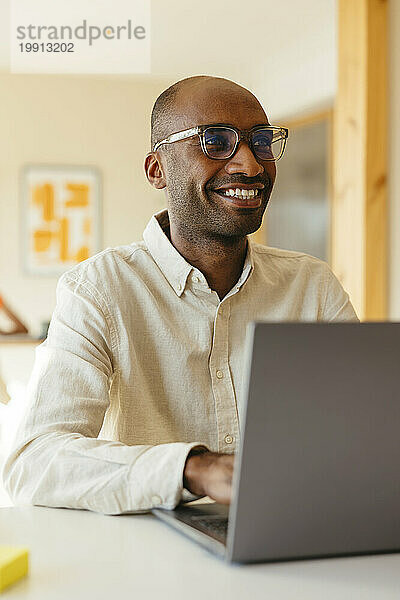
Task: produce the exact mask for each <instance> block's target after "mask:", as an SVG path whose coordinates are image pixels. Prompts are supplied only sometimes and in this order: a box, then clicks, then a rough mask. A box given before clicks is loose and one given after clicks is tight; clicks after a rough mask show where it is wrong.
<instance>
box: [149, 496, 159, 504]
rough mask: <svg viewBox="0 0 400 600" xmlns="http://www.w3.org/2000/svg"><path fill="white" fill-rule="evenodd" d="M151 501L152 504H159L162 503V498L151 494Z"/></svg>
mask: <svg viewBox="0 0 400 600" xmlns="http://www.w3.org/2000/svg"><path fill="white" fill-rule="evenodd" d="M151 503H152V505H153V506H160V504H162V500H161V498H160V496H152V498H151Z"/></svg>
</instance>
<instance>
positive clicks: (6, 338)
mask: <svg viewBox="0 0 400 600" xmlns="http://www.w3.org/2000/svg"><path fill="white" fill-rule="evenodd" d="M43 341H44V340H43V339H41V338H36V337H33V336H32V335H25V334H20V335H0V346H3V345H6V344H35V345H37V344H41V343H42V342H43Z"/></svg>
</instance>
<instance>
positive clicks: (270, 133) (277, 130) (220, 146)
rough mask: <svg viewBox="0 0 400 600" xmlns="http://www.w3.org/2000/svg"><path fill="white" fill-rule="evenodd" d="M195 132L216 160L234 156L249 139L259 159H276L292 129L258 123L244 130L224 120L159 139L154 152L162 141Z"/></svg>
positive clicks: (168, 142)
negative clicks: (227, 123) (223, 121)
mask: <svg viewBox="0 0 400 600" xmlns="http://www.w3.org/2000/svg"><path fill="white" fill-rule="evenodd" d="M195 135H198V136H199V138H200V144H201V149H202V150H203V152H204V154H205V155H206V156H208V157H209V158H212V159H215V160H227V159H228V158H232V156H233V155H234V154H235V152H236V151H237V149H238V146H239V143H240V140H246V141H247V142H248V144H249V146H250V148H251V150H252V152H253V154H254V155H255V156H256V157H257V158H259V159H260V160H275V161H276V160H279V159H280V158H281V157H282V155H283V152H284V150H285V146H286V140H287V138H288V135H289V130H288V129H286V128H285V127H276V126H275V125H256V126H255V127H252V128H251V129H248V130H245V131H240V129H237V128H236V127H233V125H225V124H223V123H221V124H220V123H217V124H215V125H198V126H197V127H191V128H190V129H185V130H184V131H177V132H176V133H172V134H171V135H170V136H168V137H167V138H165V139H164V140H161V141H160V142H156V143H155V144H154V146H153V152H155V151H156V150H157V149H158V148H159V147H160V146H161V145H162V144H172V143H173V142H179V141H180V140H186V139H188V138H191V137H193V136H195Z"/></svg>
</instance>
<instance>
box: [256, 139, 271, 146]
mask: <svg viewBox="0 0 400 600" xmlns="http://www.w3.org/2000/svg"><path fill="white" fill-rule="evenodd" d="M271 143H272V140H271V138H270V137H257V138H256V139H255V140H254V142H253V144H254V146H255V147H256V148H260V147H263V148H266V147H269V146H271Z"/></svg>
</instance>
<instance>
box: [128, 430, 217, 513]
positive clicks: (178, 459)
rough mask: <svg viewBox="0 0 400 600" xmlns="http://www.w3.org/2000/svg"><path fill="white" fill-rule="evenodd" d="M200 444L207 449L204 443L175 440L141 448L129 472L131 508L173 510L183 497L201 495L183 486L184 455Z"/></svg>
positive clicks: (188, 499) (189, 499) (187, 498)
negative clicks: (143, 450)
mask: <svg viewBox="0 0 400 600" xmlns="http://www.w3.org/2000/svg"><path fill="white" fill-rule="evenodd" d="M200 447H201V448H203V449H204V450H206V451H207V450H208V448H207V446H205V445H204V444H201V443H199V442H193V443H190V444H189V443H184V442H176V443H172V444H159V445H157V446H152V447H151V448H148V449H147V450H146V451H145V452H143V454H142V455H141V456H140V457H139V458H138V459H137V460H136V461H135V463H134V464H133V465H132V467H131V469H130V472H129V473H128V481H129V489H130V490H131V504H132V507H133V508H134V510H139V511H142V510H144V511H146V510H151V509H152V508H165V509H168V510H172V509H174V508H175V507H176V506H177V505H178V504H179V503H180V502H182V501H184V502H189V501H192V500H196V499H198V498H201V496H195V495H194V494H191V493H190V492H189V491H188V490H186V489H185V488H184V487H183V472H184V469H185V463H186V460H187V457H188V455H189V453H190V452H191V451H192V450H193V449H194V448H199V449H200ZM136 495H137V496H136Z"/></svg>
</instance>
